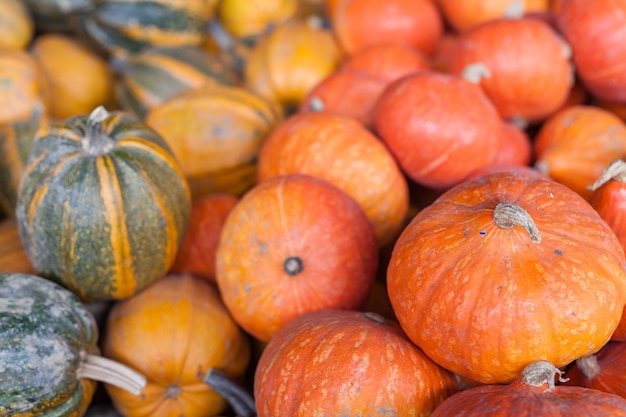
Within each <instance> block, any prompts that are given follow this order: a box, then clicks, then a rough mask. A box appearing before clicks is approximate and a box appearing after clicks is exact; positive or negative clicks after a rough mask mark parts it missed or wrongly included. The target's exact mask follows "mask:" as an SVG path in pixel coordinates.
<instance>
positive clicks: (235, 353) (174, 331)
mask: <svg viewBox="0 0 626 417" xmlns="http://www.w3.org/2000/svg"><path fill="white" fill-rule="evenodd" d="M102 352H103V355H104V356H105V357H107V358H116V360H117V361H118V362H121V363H123V364H126V365H129V366H132V367H133V369H136V370H138V371H139V372H141V373H143V374H144V375H145V376H146V378H147V384H146V386H145V388H144V389H143V390H142V391H141V393H140V395H138V396H134V395H130V394H128V393H126V392H124V391H122V390H120V389H118V388H115V387H113V386H109V385H107V386H106V390H107V393H108V395H109V396H110V398H111V400H112V402H113V404H114V406H115V408H116V409H117V410H118V411H119V412H120V413H121V414H123V415H124V416H127V417H139V416H141V417H161V416H180V415H185V416H187V417H206V416H215V415H218V414H219V413H220V412H221V411H224V410H225V408H226V401H225V399H224V398H223V397H222V396H221V395H219V394H218V393H216V392H215V391H214V390H212V389H211V388H210V387H209V386H208V385H206V384H205V383H204V382H203V380H204V378H205V375H206V374H207V372H208V371H209V370H210V369H212V368H217V369H219V370H221V371H224V372H226V373H227V374H228V375H229V376H231V377H233V378H240V377H241V376H242V375H243V374H244V372H245V370H246V369H247V366H248V363H249V359H250V346H249V341H248V339H247V337H246V335H245V334H244V333H243V332H242V331H241V330H240V329H239V327H238V326H237V325H236V323H235V322H233V320H232V319H231V317H230V316H229V314H228V312H227V310H226V309H225V308H224V306H223V304H222V302H221V300H220V298H219V293H218V292H217V290H216V289H215V287H213V286H212V285H211V284H209V283H207V282H204V281H203V280H200V279H198V278H194V277H192V276H191V275H185V274H183V275H167V276H165V277H163V278H162V279H161V280H159V281H157V282H155V283H154V285H151V286H150V287H149V288H147V289H146V290H145V291H142V292H141V293H139V294H137V295H136V296H133V297H131V298H129V299H127V300H125V301H124V302H120V303H117V304H115V305H114V306H113V308H112V309H111V311H110V313H109V316H108V319H107V322H106V324H105V337H104V340H103V344H102Z"/></svg>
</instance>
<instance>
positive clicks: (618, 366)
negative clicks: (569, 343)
mask: <svg viewBox="0 0 626 417" xmlns="http://www.w3.org/2000/svg"><path fill="white" fill-rule="evenodd" d="M594 356H595V358H596V360H597V361H598V367H599V369H598V372H597V373H595V374H593V375H592V374H586V373H584V372H583V371H582V370H581V368H580V367H579V365H578V364H577V363H576V362H574V363H573V364H572V366H570V367H569V368H568V369H567V370H566V372H565V375H564V377H565V378H568V379H569V380H568V381H566V382H565V383H564V385H576V386H581V387H586V388H593V389H597V390H600V391H604V392H610V393H612V394H617V395H619V396H620V397H622V398H626V374H624V366H626V342H610V343H607V344H606V345H605V346H604V347H602V349H600V351H598V353H596V354H595V355H594Z"/></svg>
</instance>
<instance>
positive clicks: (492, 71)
mask: <svg viewBox="0 0 626 417" xmlns="http://www.w3.org/2000/svg"><path fill="white" fill-rule="evenodd" d="M447 68H448V71H449V72H451V73H453V74H457V75H460V76H463V77H466V78H467V79H469V80H470V81H473V82H476V83H477V84H478V85H480V86H481V88H483V90H484V91H485V93H486V94H487V96H489V98H490V99H491V101H492V102H493V103H494V105H495V106H496V108H497V109H498V112H499V113H500V114H501V115H502V117H503V118H505V119H521V120H525V121H527V122H531V123H536V122H540V121H542V120H544V119H545V118H547V117H548V116H550V115H551V114H552V113H554V112H555V111H557V110H558V109H560V108H561V106H562V105H563V103H564V102H565V100H566V99H567V97H568V95H569V92H570V90H571V88H572V85H573V83H574V78H573V71H572V65H571V64H570V56H569V49H568V48H567V46H566V45H565V43H564V41H563V39H561V37H560V36H559V35H558V34H557V32H556V31H554V30H553V29H552V28H551V27H550V26H549V25H548V24H546V23H544V22H542V21H540V20H538V19H535V18H530V17H526V18H519V19H497V20H492V21H489V22H485V23H483V24H482V25H479V26H477V27H475V28H472V29H470V30H468V31H465V32H464V33H462V34H460V35H459V37H458V38H457V40H456V42H455V43H454V46H453V48H452V50H451V51H450V56H449V61H448V67H447Z"/></svg>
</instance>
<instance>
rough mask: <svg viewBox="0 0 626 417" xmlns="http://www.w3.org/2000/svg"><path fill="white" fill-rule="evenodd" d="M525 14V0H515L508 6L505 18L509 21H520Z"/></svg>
mask: <svg viewBox="0 0 626 417" xmlns="http://www.w3.org/2000/svg"><path fill="white" fill-rule="evenodd" d="M525 12H526V10H525V7H524V0H513V1H512V2H511V3H509V5H508V6H506V10H504V16H503V17H505V18H507V19H519V18H520V17H522V16H524V13H525Z"/></svg>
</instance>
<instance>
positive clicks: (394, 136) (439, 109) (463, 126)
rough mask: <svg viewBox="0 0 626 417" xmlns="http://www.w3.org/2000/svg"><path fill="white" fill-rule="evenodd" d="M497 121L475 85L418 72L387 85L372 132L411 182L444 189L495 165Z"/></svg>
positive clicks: (437, 74) (497, 115) (500, 119)
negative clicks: (479, 169)
mask: <svg viewBox="0 0 626 417" xmlns="http://www.w3.org/2000/svg"><path fill="white" fill-rule="evenodd" d="M501 123H502V118H501V117H500V116H499V114H498V112H497V111H496V109H495V107H494V106H493V104H492V103H491V101H489V99H488V98H487V96H486V95H485V94H484V92H483V91H482V90H481V89H480V87H479V86H477V85H475V84H472V83H470V82H469V81H466V80H464V79H463V78H461V77H459V76H456V75H452V74H441V73H436V72H432V71H422V72H417V73H415V74H412V75H409V76H407V77H404V78H401V79H400V80H397V81H395V82H393V83H391V84H390V85H389V86H388V87H387V88H386V89H385V91H384V92H383V94H382V95H381V96H380V98H379V99H378V102H377V104H376V107H375V108H374V128H375V130H376V132H377V133H378V135H379V136H380V137H381V138H382V139H383V141H384V142H385V143H386V144H387V146H388V147H389V150H390V151H391V152H392V154H393V155H394V156H395V157H396V159H397V161H398V164H399V165H400V167H401V168H402V170H403V171H404V173H405V174H406V175H407V176H408V177H409V178H411V179H412V180H413V181H415V182H417V183H419V184H421V185H424V186H427V187H432V188H437V189H447V188H450V187H452V186H454V185H456V184H458V183H460V182H461V181H462V180H463V179H464V178H465V177H466V176H467V175H469V174H470V173H471V172H472V171H474V170H475V169H478V168H481V167H483V166H486V165H489V164H491V163H493V162H494V161H495V158H496V155H497V152H498V150H499V148H500V140H501V138H500V136H501Z"/></svg>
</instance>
